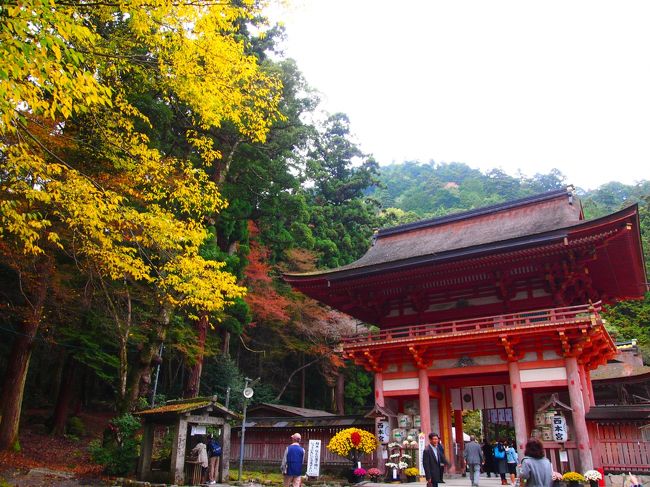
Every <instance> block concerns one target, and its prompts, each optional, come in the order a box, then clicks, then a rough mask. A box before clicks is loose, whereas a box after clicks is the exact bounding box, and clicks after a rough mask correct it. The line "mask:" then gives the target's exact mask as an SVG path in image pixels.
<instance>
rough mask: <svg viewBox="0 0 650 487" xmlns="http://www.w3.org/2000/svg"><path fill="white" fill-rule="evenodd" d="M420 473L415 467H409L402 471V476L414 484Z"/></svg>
mask: <svg viewBox="0 0 650 487" xmlns="http://www.w3.org/2000/svg"><path fill="white" fill-rule="evenodd" d="M419 473H420V471H419V470H418V469H417V468H416V467H409V468H407V469H405V470H404V475H406V479H407V480H408V481H409V482H415V481H416V480H417V478H418V474H419Z"/></svg>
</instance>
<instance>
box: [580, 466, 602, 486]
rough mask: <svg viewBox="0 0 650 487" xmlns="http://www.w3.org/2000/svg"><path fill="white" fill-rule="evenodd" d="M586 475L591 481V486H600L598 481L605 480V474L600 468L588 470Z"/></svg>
mask: <svg viewBox="0 0 650 487" xmlns="http://www.w3.org/2000/svg"><path fill="white" fill-rule="evenodd" d="M584 477H585V479H587V480H588V481H589V484H590V485H591V487H598V481H600V480H603V476H602V475H601V473H600V472H599V471H598V470H587V471H586V472H585V473H584Z"/></svg>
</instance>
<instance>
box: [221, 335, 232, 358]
mask: <svg viewBox="0 0 650 487" xmlns="http://www.w3.org/2000/svg"><path fill="white" fill-rule="evenodd" d="M222 338H223V347H222V349H221V353H222V354H223V356H224V357H230V332H229V331H228V330H226V329H224V330H223V337H222Z"/></svg>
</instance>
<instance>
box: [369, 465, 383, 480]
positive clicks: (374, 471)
mask: <svg viewBox="0 0 650 487" xmlns="http://www.w3.org/2000/svg"><path fill="white" fill-rule="evenodd" d="M367 473H368V477H370V481H371V482H377V480H378V479H379V476H380V475H381V472H380V471H379V469H378V468H375V467H373V468H369V469H368V472H367Z"/></svg>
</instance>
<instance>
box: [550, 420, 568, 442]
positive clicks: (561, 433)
mask: <svg viewBox="0 0 650 487" xmlns="http://www.w3.org/2000/svg"><path fill="white" fill-rule="evenodd" d="M551 428H552V429H553V440H555V441H558V442H560V443H564V442H565V441H567V440H568V439H569V432H568V430H567V427H566V419H564V416H560V415H556V416H553V422H552V423H551Z"/></svg>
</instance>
